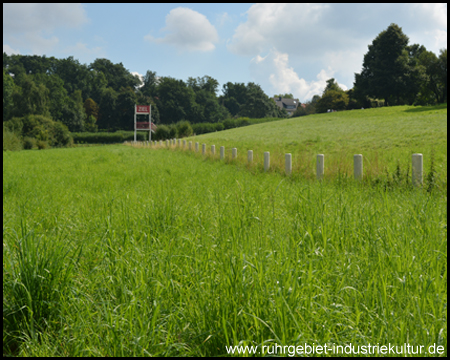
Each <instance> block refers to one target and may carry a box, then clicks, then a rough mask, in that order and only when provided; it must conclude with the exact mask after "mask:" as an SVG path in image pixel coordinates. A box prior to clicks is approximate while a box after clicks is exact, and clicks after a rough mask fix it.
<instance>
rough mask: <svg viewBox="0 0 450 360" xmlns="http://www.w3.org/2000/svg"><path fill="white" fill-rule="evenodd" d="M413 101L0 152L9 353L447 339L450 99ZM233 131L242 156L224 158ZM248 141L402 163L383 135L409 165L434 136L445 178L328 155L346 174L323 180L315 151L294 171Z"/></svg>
mask: <svg viewBox="0 0 450 360" xmlns="http://www.w3.org/2000/svg"><path fill="white" fill-rule="evenodd" d="M419 109H420V108H419ZM399 110H400V111H399ZM409 110H414V108H400V109H396V110H394V109H389V108H386V109H372V110H361V111H351V112H350V111H349V112H346V113H344V112H343V113H330V114H323V115H315V116H308V117H305V118H298V119H290V120H284V121H280V122H273V123H266V124H258V125H252V126H249V127H246V128H240V129H235V130H229V131H223V132H218V133H213V134H206V135H204V136H202V137H200V136H197V137H195V138H194V141H200V143H203V142H205V143H207V144H208V145H211V144H215V145H216V152H217V153H216V158H214V159H213V158H212V156H210V155H208V156H204V157H202V156H201V155H200V154H195V153H193V152H188V151H187V150H185V151H180V150H179V149H178V148H171V150H167V149H165V148H164V147H153V148H152V147H147V146H145V147H144V146H139V147H138V146H136V147H132V146H124V145H111V146H98V147H79V148H70V149H49V150H44V151H37V150H36V151H20V152H3V354H4V356H8V355H14V356H232V354H230V353H229V352H227V347H229V346H255V347H256V349H257V351H258V352H256V353H255V354H254V356H263V355H270V354H273V352H272V353H271V352H270V350H269V351H268V350H267V348H265V350H264V348H263V346H272V345H279V346H299V345H304V344H305V343H306V344H309V345H313V344H315V345H322V346H323V345H325V344H329V345H330V346H331V345H332V344H334V345H342V346H345V345H348V344H352V345H353V346H368V345H369V344H370V345H377V344H378V345H380V346H382V345H388V344H391V345H398V346H400V345H403V344H409V345H411V346H423V347H424V349H425V351H426V350H427V349H429V346H435V347H438V346H439V347H440V349H441V352H440V353H439V354H437V353H435V354H429V353H426V352H422V353H421V354H413V355H411V356H419V355H421V356H437V355H438V356H442V357H446V356H447V189H446V183H447V180H446V176H447V175H446V174H447V173H446V156H447V155H446V141H447V140H446V136H447V135H446V108H445V110H444V109H443V108H431V109H430V108H428V109H426V108H423V111H416V112H414V111H409ZM346 114H347V115H346ZM358 114H364V116H365V118H364V119H362V118H361V116H360V115H358ZM400 114H402V115H400ZM331 117H333V119H334V120H333V121H328V120H329V118H331ZM444 117H445V122H444V121H443V119H444ZM377 119H378V120H377ZM365 121H366V123H364V124H363V122H365ZM377 121H378V122H379V126H377ZM339 123H341V124H342V127H344V128H345V129H340V126H338V125H339ZM289 124H290V125H289ZM314 124H316V125H317V129H316V130H314V129H315V125H314ZM357 124H359V126H358V125H357ZM396 124H397V126H396ZM289 128H291V129H292V130H291V131H289ZM362 128H364V129H365V130H364V131H363V130H362ZM300 129H302V130H300ZM252 133H253V136H252ZM338 134H340V135H339V136H338ZM203 139H204V141H203ZM352 139H353V140H352ZM191 140H192V139H191ZM294 142H295V143H294ZM310 143H311V144H310ZM421 144H422V145H421ZM222 145H223V146H226V147H227V149H229V148H231V147H237V148H238V156H240V157H242V158H243V160H241V159H238V160H237V161H231V160H230V159H227V160H226V161H222V162H221V161H219V160H218V147H219V146H222ZM444 146H445V149H444ZM208 148H209V147H208ZM247 148H249V149H252V150H254V152H255V155H256V152H257V151H261V157H262V152H263V151H271V152H273V153H276V151H277V149H278V150H279V151H280V152H281V153H283V155H284V151H285V152H292V153H293V156H294V154H297V157H298V158H300V157H301V156H305V158H306V157H308V156H312V157H314V154H316V153H318V152H321V153H324V154H325V156H326V159H328V158H327V156H328V154H330V157H332V155H333V154H334V156H336V159H337V158H338V157H339V156H343V155H340V154H341V151H342V153H343V152H345V153H346V154H347V153H348V154H349V156H350V160H349V161H351V158H352V156H353V153H362V154H364V155H365V156H366V157H365V161H366V158H370V157H371V156H375V154H377V156H378V159H380V167H382V166H386V169H388V172H391V173H392V174H395V167H396V166H397V160H396V159H395V158H394V156H393V157H392V159H391V158H390V155H386V154H385V152H387V151H391V150H392V151H395V154H397V155H399V156H400V155H401V156H404V158H403V157H402V158H401V159H400V160H401V161H402V162H401V169H402V171H406V168H405V167H406V166H407V162H408V161H410V160H411V154H412V153H414V152H421V153H423V154H424V164H425V170H426V172H428V166H429V163H430V160H429V159H430V157H429V156H431V155H429V154H431V153H432V152H433V153H434V155H433V156H434V162H435V166H436V169H437V170H436V176H437V177H439V179H440V183H437V184H436V186H430V182H427V180H426V176H427V174H425V181H424V186H423V187H422V188H414V187H412V186H411V184H410V183H408V182H407V181H406V180H405V181H402V182H397V183H396V182H395V181H394V180H395V177H394V175H391V176H392V178H391V180H392V181H390V182H389V181H364V182H362V183H359V182H355V181H354V180H353V179H352V177H351V176H338V175H339V172H340V171H341V170H340V167H339V163H338V162H335V163H334V162H332V161H331V162H330V161H329V162H327V160H326V162H325V164H326V166H327V164H329V166H330V167H331V168H332V169H333V168H335V170H333V171H335V172H336V174H338V175H336V174H334V173H333V172H332V170H330V168H328V170H326V172H325V174H326V175H327V171H329V172H328V176H326V177H325V179H324V181H321V182H319V181H315V180H314V176H313V169H314V159H311V161H310V165H311V166H310V167H311V170H308V169H309V167H306V166H305V168H304V169H305V173H302V172H300V171H297V173H296V175H295V176H291V177H287V176H285V175H284V174H283V172H282V171H281V170H280V169H281V168H280V169H278V170H277V168H276V166H275V165H276V162H275V163H274V164H275V165H274V167H275V168H274V169H272V171H270V172H269V173H264V172H263V171H259V170H260V169H259V168H258V166H260V165H257V161H255V165H252V166H247V165H246V164H245V161H246V154H244V153H243V151H244V150H246V149H247ZM241 149H242V151H241ZM302 149H303V150H304V152H305V153H306V154H307V155H301V156H300V153H301V152H302V153H303V150H302ZM344 150H345V151H344ZM357 150H358V151H357ZM366 154H367V155H366ZM255 157H256V156H255ZM294 159H295V156H294ZM255 160H256V159H255ZM271 160H272V159H271ZM381 160H383V161H381ZM385 160H386V163H385V162H384V161H385ZM427 162H428V163H427ZM444 164H445V169H444ZM349 166H350V170H351V163H350V165H349ZM365 166H366V169H367V170H368V171H369V172H370V171H373V173H372V176H373V177H376V176H377V175H378V174H377V173H376V172H375V170H369V169H371V167H370V165H366V163H365ZM439 166H442V167H439ZM350 170H349V171H350ZM306 171H311V174H310V175H305V174H306ZM342 173H343V174H345V171H343V172H342ZM380 173H382V174H385V170H383V171H382V170H380ZM335 175H336V176H335ZM380 176H381V175H380ZM385 180H386V179H385ZM237 355H238V354H237V352H235V354H234V356H237ZM241 355H243V354H241ZM247 355H249V354H248V353H247ZM285 355H287V353H285ZM327 355H328V356H333V355H334V354H333V353H332V352H328V354H327ZM322 356H323V355H322ZM376 356H396V354H392V353H391V354H386V355H382V354H379V355H376Z"/></svg>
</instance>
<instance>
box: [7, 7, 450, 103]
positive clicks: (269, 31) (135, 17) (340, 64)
mask: <svg viewBox="0 0 450 360" xmlns="http://www.w3.org/2000/svg"><path fill="white" fill-rule="evenodd" d="M391 23H396V24H398V25H399V26H400V27H402V29H403V32H404V33H405V34H406V35H407V36H408V37H409V38H410V43H418V44H421V45H424V46H425V47H426V48H427V49H428V50H431V51H433V52H434V53H436V54H437V55H438V54H439V49H441V48H446V47H447V5H446V4H428V3H426V4H425V3H424V4H79V3H78V4H5V3H4V4H3V51H4V52H6V53H7V54H22V55H33V54H37V55H46V56H55V57H57V58H65V57H68V56H73V57H74V58H75V59H78V60H79V61H80V62H81V63H86V64H89V63H90V62H92V61H93V60H95V59H96V58H100V57H104V58H107V59H109V60H111V61H112V62H114V63H119V62H121V63H123V65H124V66H125V68H127V69H128V70H130V71H131V72H133V73H136V74H140V75H143V74H145V73H146V71H147V70H151V71H156V73H157V75H159V76H172V77H174V78H177V79H182V80H185V81H186V80H187V79H188V77H198V76H200V77H201V76H204V75H209V76H212V77H213V78H215V79H217V80H218V81H219V83H220V88H222V85H223V84H224V83H226V82H228V81H231V82H243V83H247V82H250V81H253V82H256V83H258V84H260V85H261V86H262V88H263V90H264V91H265V92H266V94H267V95H269V96H272V95H274V94H278V93H293V94H294V96H295V97H297V98H299V99H300V101H307V100H309V99H311V97H312V96H313V95H314V94H321V92H322V90H323V89H324V87H325V85H326V80H328V79H329V78H331V77H334V78H335V79H336V80H337V81H338V83H339V84H341V86H342V87H343V88H344V89H347V88H351V87H352V86H353V81H354V73H355V72H360V71H361V67H362V61H363V56H364V54H365V53H366V52H367V46H368V45H369V44H371V43H372V41H373V39H374V38H375V37H376V36H377V35H378V34H379V33H380V32H381V31H383V30H385V29H386V28H387V27H388V26H389V25H390V24H391Z"/></svg>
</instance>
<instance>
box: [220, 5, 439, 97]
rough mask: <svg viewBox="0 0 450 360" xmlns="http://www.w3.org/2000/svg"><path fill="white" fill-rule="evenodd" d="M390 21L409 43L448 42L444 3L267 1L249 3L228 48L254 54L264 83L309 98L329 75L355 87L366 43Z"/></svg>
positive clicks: (255, 73)
mask: <svg viewBox="0 0 450 360" xmlns="http://www.w3.org/2000/svg"><path fill="white" fill-rule="evenodd" d="M391 23H396V24H398V25H399V26H400V27H402V29H403V32H404V33H405V34H406V35H407V36H409V38H410V44H412V43H418V44H421V45H425V47H426V48H427V49H428V50H431V51H433V52H435V53H436V54H438V53H439V49H440V48H442V47H445V48H446V47H447V5H446V4H409V3H400V4H392V3H385V4H367V3H362V4H353V3H352V4H350V3H349V4H343V3H339V4H333V3H331V4H266V3H263V4H255V5H252V6H251V7H250V8H249V10H248V11H247V13H246V19H245V21H244V22H242V23H241V24H240V25H239V26H238V27H237V28H236V29H235V33H234V35H233V37H232V38H231V39H230V40H229V41H228V45H227V48H228V50H229V51H230V52H232V53H234V54H236V55H241V56H250V57H251V58H252V60H251V63H250V64H251V73H252V77H253V79H254V81H256V82H258V83H260V84H262V85H263V88H265V89H269V90H272V91H273V93H282V92H292V93H293V94H294V95H295V96H298V97H299V98H301V99H303V100H305V99H306V100H307V99H309V98H311V96H312V95H314V94H320V93H321V92H322V90H323V88H324V87H325V85H326V83H325V81H326V80H328V79H329V78H331V77H334V78H336V79H337V80H339V81H340V85H341V87H342V88H351V87H352V86H353V82H354V74H355V73H359V72H360V71H361V68H362V63H363V57H364V54H365V53H367V51H368V49H367V46H368V45H369V44H371V43H372V41H373V40H374V39H375V38H376V36H377V35H378V34H379V33H380V32H381V31H383V30H385V29H386V28H387V27H388V26H389V25H390V24H391ZM266 91H267V90H266Z"/></svg>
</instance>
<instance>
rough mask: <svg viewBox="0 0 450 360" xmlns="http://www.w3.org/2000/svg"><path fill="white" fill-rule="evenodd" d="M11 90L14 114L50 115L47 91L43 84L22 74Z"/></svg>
mask: <svg viewBox="0 0 450 360" xmlns="http://www.w3.org/2000/svg"><path fill="white" fill-rule="evenodd" d="M18 82H19V84H17V85H18V86H17V87H16V88H15V90H14V92H13V102H14V109H13V111H12V112H13V115H14V116H25V115H31V114H33V115H44V116H48V115H50V110H49V106H48V105H49V104H48V103H49V91H48V89H47V88H46V87H45V85H43V84H36V83H35V82H34V81H33V80H32V78H31V77H30V76H27V75H22V76H20V78H19V80H18Z"/></svg>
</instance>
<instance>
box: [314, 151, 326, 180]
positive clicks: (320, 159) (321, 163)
mask: <svg viewBox="0 0 450 360" xmlns="http://www.w3.org/2000/svg"><path fill="white" fill-rule="evenodd" d="M324 158H325V156H324V155H323V154H318V155H317V167H316V169H317V180H322V179H323V173H324V160H325V159H324Z"/></svg>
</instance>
